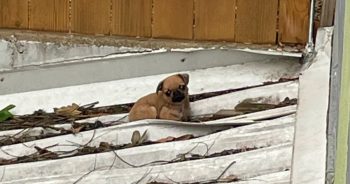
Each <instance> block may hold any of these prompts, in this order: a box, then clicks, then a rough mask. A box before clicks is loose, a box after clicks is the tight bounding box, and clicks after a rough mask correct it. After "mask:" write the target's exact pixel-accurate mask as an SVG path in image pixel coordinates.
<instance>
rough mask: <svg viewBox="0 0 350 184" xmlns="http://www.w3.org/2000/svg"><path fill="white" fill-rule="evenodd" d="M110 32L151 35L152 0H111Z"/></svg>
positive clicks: (142, 35) (127, 34)
mask: <svg viewBox="0 0 350 184" xmlns="http://www.w3.org/2000/svg"><path fill="white" fill-rule="evenodd" d="M112 3H113V6H112V34H115V35H126V36H141V37H150V36H151V30H152V27H151V23H152V0H113V1H112Z"/></svg>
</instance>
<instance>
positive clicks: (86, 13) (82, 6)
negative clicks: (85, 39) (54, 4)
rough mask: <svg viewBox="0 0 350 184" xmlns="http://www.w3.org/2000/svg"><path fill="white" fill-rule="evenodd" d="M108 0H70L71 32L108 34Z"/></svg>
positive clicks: (109, 24) (109, 7)
mask: <svg viewBox="0 0 350 184" xmlns="http://www.w3.org/2000/svg"><path fill="white" fill-rule="evenodd" d="M110 14H111V1H110V0H98V1H96V0H72V18H71V20H72V22H71V24H72V25H71V27H72V31H73V32H77V33H88V34H109V33H110V27H111V21H110V18H111V17H110Z"/></svg>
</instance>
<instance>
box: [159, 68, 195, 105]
mask: <svg viewBox="0 0 350 184" xmlns="http://www.w3.org/2000/svg"><path fill="white" fill-rule="evenodd" d="M188 82H189V75H188V74H185V73H182V74H176V75H172V76H170V77H167V78H166V79H164V80H163V81H161V82H160V83H159V84H158V87H157V95H161V96H162V98H164V100H165V101H166V102H168V103H182V102H183V101H184V99H185V98H186V96H187V95H188V87H187V85H188Z"/></svg>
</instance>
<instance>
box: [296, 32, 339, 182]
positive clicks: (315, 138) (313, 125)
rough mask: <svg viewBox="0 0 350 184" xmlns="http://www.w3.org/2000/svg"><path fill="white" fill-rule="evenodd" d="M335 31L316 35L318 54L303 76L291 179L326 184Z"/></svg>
mask: <svg viewBox="0 0 350 184" xmlns="http://www.w3.org/2000/svg"><path fill="white" fill-rule="evenodd" d="M332 31H333V29H332V28H322V29H320V30H319V31H318V32H317V40H316V51H317V55H316V57H315V58H314V60H313V61H312V62H313V63H312V65H311V66H310V68H308V69H306V70H305V71H304V72H303V73H302V75H301V76H300V79H299V82H300V87H299V105H298V109H297V122H296V130H295V142H294V150H293V164H292V175H291V180H292V183H294V184H300V183H303V184H320V183H325V176H326V152H327V149H326V148H327V112H328V100H329V78H330V75H329V73H330V63H331V60H330V56H331V40H332Z"/></svg>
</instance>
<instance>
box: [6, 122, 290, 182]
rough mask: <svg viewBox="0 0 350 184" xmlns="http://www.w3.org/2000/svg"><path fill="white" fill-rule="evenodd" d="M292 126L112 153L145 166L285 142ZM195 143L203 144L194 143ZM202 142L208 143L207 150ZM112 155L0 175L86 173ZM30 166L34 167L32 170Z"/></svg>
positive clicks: (20, 166) (45, 164)
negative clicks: (182, 157) (186, 156)
mask: <svg viewBox="0 0 350 184" xmlns="http://www.w3.org/2000/svg"><path fill="white" fill-rule="evenodd" d="M293 129H294V128H293V125H292V124H290V125H289V126H288V127H279V128H273V129H270V130H265V131H259V132H248V133H240V134H238V133H237V131H236V130H235V129H230V130H226V131H223V132H219V133H215V134H212V135H207V136H203V137H200V138H196V139H191V140H185V141H180V142H168V143H162V144H154V145H147V146H143V147H135V148H130V149H123V150H118V151H116V153H117V154H118V155H119V156H120V157H121V158H123V160H125V161H127V162H128V163H130V164H132V165H144V164H146V165H147V164H148V163H152V162H155V161H157V160H172V159H174V158H176V157H177V155H179V154H183V153H186V152H188V150H192V151H191V153H192V154H200V155H205V153H207V154H208V155H211V154H214V153H220V152H222V151H224V150H230V149H241V148H254V147H256V148H260V147H268V146H271V145H278V144H282V143H287V142H291V141H292V140H293V134H294V133H293V132H294V131H293ZM198 142H201V143H203V144H198ZM205 144H207V145H212V147H211V149H210V150H209V151H208V152H207V149H206V146H205ZM170 148H171V149H170ZM174 148H175V149H174ZM114 157H115V154H114V153H113V152H106V153H97V154H90V155H84V156H79V157H72V158H63V159H59V160H50V161H43V162H36V163H35V162H34V163H27V164H17V165H8V166H0V172H1V170H2V169H4V168H5V167H6V171H7V172H6V173H5V175H4V177H3V181H11V180H19V179H24V178H38V177H45V176H54V175H65V174H81V173H85V172H88V171H89V170H90V168H91V167H93V165H94V162H95V159H96V164H97V165H96V167H97V168H107V167H110V166H111V164H112V163H111V162H110V161H111V160H113V159H114ZM135 158H140V159H135ZM62 164H66V165H69V167H65V169H62V167H61V166H62ZM160 164H162V163H153V164H149V166H151V165H160ZM32 168H36V169H34V170H33V169H32ZM45 168H50V169H49V170H47V171H46V172H45V173H41V172H37V170H38V169H39V170H45ZM114 168H118V169H125V168H131V166H130V165H128V164H126V163H125V162H122V161H121V160H120V159H117V160H116V161H115V163H114ZM12 170H16V172H11V171H12ZM18 173H23V174H18Z"/></svg>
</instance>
